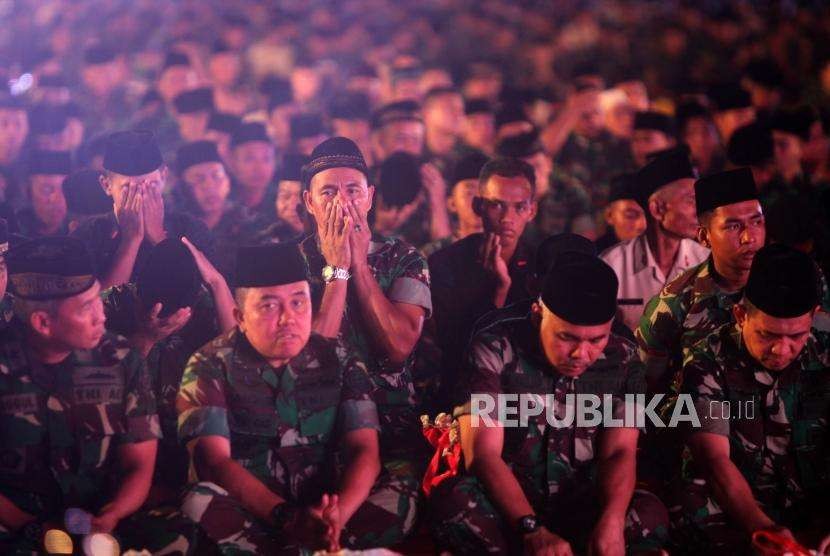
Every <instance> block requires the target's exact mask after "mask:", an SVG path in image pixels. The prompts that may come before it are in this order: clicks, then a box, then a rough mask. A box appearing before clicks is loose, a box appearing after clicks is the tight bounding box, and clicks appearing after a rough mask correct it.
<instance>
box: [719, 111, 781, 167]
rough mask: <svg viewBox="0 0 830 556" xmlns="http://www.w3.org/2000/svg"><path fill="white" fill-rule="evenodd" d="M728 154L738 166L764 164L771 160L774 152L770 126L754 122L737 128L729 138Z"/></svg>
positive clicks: (730, 159) (730, 160)
mask: <svg viewBox="0 0 830 556" xmlns="http://www.w3.org/2000/svg"><path fill="white" fill-rule="evenodd" d="M726 155H727V158H729V162H731V163H732V164H734V165H736V166H763V165H764V164H766V163H768V162H771V161H772V159H773V156H774V153H773V145H772V132H771V131H770V128H769V126H768V125H765V124H763V123H761V122H752V123H750V124H747V125H745V126H741V127H739V128H738V129H736V130H735V131H734V132H733V133H732V136H731V137H730V138H729V145H727V148H726Z"/></svg>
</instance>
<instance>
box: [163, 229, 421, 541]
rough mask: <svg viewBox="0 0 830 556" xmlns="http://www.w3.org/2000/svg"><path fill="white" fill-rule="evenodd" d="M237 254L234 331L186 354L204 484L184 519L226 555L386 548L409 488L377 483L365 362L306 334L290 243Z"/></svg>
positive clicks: (193, 437) (187, 409)
mask: <svg viewBox="0 0 830 556" xmlns="http://www.w3.org/2000/svg"><path fill="white" fill-rule="evenodd" d="M240 255H241V256H240V258H239V263H238V265H237V269H236V275H237V285H238V286H239V287H238V289H237V290H236V296H237V301H238V304H239V309H238V312H237V318H238V322H239V326H238V328H234V329H233V330H232V331H231V332H229V333H226V334H224V335H222V336H219V337H218V338H216V339H215V340H214V341H212V342H211V343H210V344H208V345H206V346H205V347H203V348H202V349H201V350H199V351H198V352H197V353H196V354H195V355H194V356H193V357H192V358H191V360H190V361H189V363H188V365H187V368H186V370H185V374H184V377H183V378H182V385H181V389H180V391H179V395H178V399H177V409H178V411H179V435H180V438H181V439H182V441H184V442H186V443H187V445H188V449H189V451H190V452H191V454H192V463H193V469H194V470H195V472H196V473H197V474H198V478H199V479H200V480H201V481H203V482H199V483H196V484H194V485H193V486H192V487H191V488H190V490H189V492H188V493H187V494H186V496H185V499H184V502H183V505H182V509H183V511H184V512H185V513H186V514H187V515H189V516H190V517H192V518H193V519H194V520H196V521H198V522H199V523H200V525H201V526H202V528H203V529H204V530H205V532H206V533H207V534H208V536H209V537H210V538H211V539H212V540H213V541H214V542H216V543H217V544H218V546H219V549H220V551H221V552H223V553H229V554H231V553H232V554H273V553H275V552H277V551H279V552H280V553H300V552H301V551H302V550H306V549H320V548H325V549H329V550H337V549H339V547H340V545H341V543H342V544H343V545H345V546H348V547H352V548H366V547H373V546H387V545H389V544H391V543H394V542H396V541H397V540H398V539H399V538H400V529H401V527H402V521H403V519H404V518H405V517H406V516H404V515H399V514H398V513H397V512H398V511H399V508H400V505H401V501H402V500H403V499H404V497H405V496H406V494H405V492H406V490H405V485H401V484H400V482H399V481H398V480H397V479H396V478H395V477H394V476H392V475H389V474H383V475H381V476H380V477H379V473H380V470H381V465H380V458H379V448H378V433H377V431H378V430H379V425H378V414H377V408H376V405H375V403H374V401H373V400H372V398H371V393H372V389H373V386H372V382H371V380H370V379H369V376H368V374H367V371H366V367H365V365H364V364H363V363H362V362H361V361H360V360H359V359H358V358H356V357H355V356H354V355H352V354H351V353H350V352H349V350H347V349H346V347H345V346H344V345H343V344H342V343H341V342H340V341H338V340H336V339H333V338H332V339H329V338H324V337H322V336H320V335H318V334H314V333H312V332H311V313H312V310H311V298H310V289H309V285H308V281H307V268H306V264H305V260H304V258H303V256H302V254H301V253H300V251H299V249H298V248H297V246H296V244H269V245H263V246H257V247H246V248H243V249H242V250H241V251H240ZM339 448H342V453H340V452H339V451H338V450H339ZM378 477H379V478H378ZM208 481H209V482H208Z"/></svg>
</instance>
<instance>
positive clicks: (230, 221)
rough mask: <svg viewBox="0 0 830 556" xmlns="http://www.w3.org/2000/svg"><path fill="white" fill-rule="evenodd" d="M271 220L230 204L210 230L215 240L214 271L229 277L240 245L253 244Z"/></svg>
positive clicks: (246, 208)
mask: <svg viewBox="0 0 830 556" xmlns="http://www.w3.org/2000/svg"><path fill="white" fill-rule="evenodd" d="M270 223H271V220H269V219H267V218H265V216H264V215H263V214H261V213H259V212H256V211H253V210H251V209H249V208H248V207H245V206H243V205H236V204H232V205H230V206H229V207H228V208H227V209H225V212H223V213H222V218H221V219H220V220H219V223H218V224H217V225H216V226H215V227H214V228H213V229H212V230H210V233H211V234H213V238H214V240H215V249H216V256H215V257H214V258H215V260H216V269H217V270H218V271H219V272H221V273H222V276H224V277H225V278H229V277H231V273H232V271H233V268H234V265H235V264H236V251H237V249H239V247H240V246H242V245H251V244H253V243H255V240H254V238H255V237H256V236H257V235H258V234H260V233H262V231H263V230H265V229H266V228H267V227H268V225H269V224H270Z"/></svg>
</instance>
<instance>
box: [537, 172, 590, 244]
mask: <svg viewBox="0 0 830 556" xmlns="http://www.w3.org/2000/svg"><path fill="white" fill-rule="evenodd" d="M557 174H558V175H557ZM592 212H593V211H592V208H591V196H590V195H589V194H588V192H587V191H586V189H585V187H584V186H583V185H582V184H581V183H579V182H578V181H577V180H575V179H573V178H571V177H569V176H567V175H564V174H563V173H562V172H556V171H554V175H552V176H551V187H550V189H549V190H548V192H547V193H545V194H544V195H542V197H541V198H540V199H539V207H538V211H537V213H536V218H534V219H533V222H531V223H530V224H528V226H527V227H526V228H525V232H524V234H523V237H524V239H526V240H527V241H528V242H530V244H531V245H534V246H535V245H538V244H539V243H541V242H542V241H544V240H545V238H547V237H549V236H552V235H553V234H561V233H563V232H572V233H581V232H586V231H588V230H593V228H594V220H593V216H592Z"/></svg>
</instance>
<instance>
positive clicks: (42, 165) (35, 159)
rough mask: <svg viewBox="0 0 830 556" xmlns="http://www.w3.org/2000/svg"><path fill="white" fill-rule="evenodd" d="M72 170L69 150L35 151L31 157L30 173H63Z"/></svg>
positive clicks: (63, 174) (31, 174)
mask: <svg viewBox="0 0 830 556" xmlns="http://www.w3.org/2000/svg"><path fill="white" fill-rule="evenodd" d="M71 171H72V156H71V154H70V153H69V151H35V152H33V153H32V154H31V158H30V159H29V175H30V176H33V175H35V174H42V175H62V176H65V175H67V174H69V172H71Z"/></svg>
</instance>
